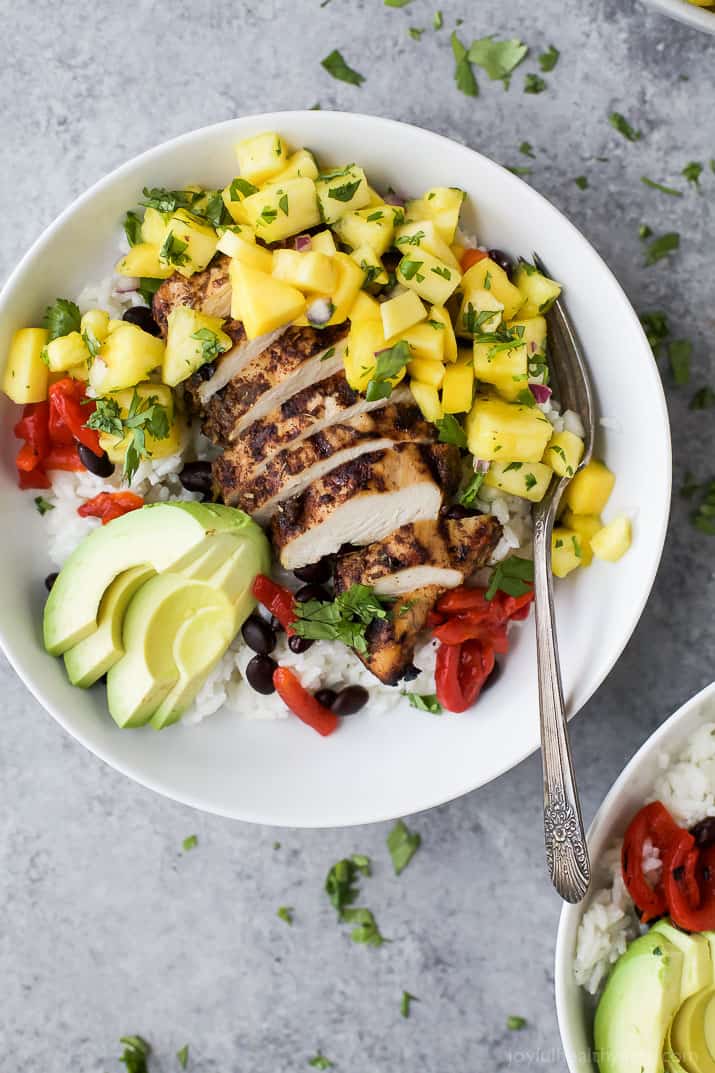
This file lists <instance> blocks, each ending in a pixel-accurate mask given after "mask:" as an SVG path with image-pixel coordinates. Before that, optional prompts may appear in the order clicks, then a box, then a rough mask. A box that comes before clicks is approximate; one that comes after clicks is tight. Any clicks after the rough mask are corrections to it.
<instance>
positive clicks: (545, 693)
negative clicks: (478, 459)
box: [533, 254, 595, 902]
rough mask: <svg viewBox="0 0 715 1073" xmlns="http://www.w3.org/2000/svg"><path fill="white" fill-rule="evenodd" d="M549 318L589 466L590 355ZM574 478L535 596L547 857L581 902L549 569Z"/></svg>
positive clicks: (546, 521)
mask: <svg viewBox="0 0 715 1073" xmlns="http://www.w3.org/2000/svg"><path fill="white" fill-rule="evenodd" d="M533 263H534V264H535V266H536V267H537V268H538V270H539V271H540V272H541V273H543V275H545V276H548V274H549V273H548V271H547V269H546V267H545V265H544V263H543V262H542V261H541V260H540V258H539V257H537V255H536V254H533ZM546 319H547V321H548V326H549V339H550V356H551V375H552V380H553V383H554V387H555V389H556V397H557V398H558V400H559V402H560V403H561V406H562V407H563V409H565V410H574V411H575V412H576V413H577V414H578V415H579V417H580V418H581V420H582V422H583V427H584V432H585V437H584V454H583V460H582V462H581V466H584V465H585V464H586V463H587V462H588V461H589V460H590V458H591V453H592V451H593V440H594V434H595V416H594V404H593V392H592V390H591V383H590V380H589V376H588V372H587V369H586V363H585V361H584V358H583V354H582V352H581V349H580V346H579V343H578V339H577V338H576V333H575V331H574V329H573V326H572V324H571V322H570V320H569V317H568V315H567V313H566V310H565V308H564V305H563V303H562V302H561V301H560V300H557V301H556V302H555V303H554V305H553V306H552V308H551V310H550V311H549V313H548V314H547V318H546ZM579 468H581V467H579ZM570 480H571V478H570V477H561V478H554V479H553V480H552V482H551V486H550V488H549V490H548V492H547V493H546V495H545V496H544V498H543V499H542V501H541V502H540V503H537V504H536V506H535V509H534V596H535V604H536V660H537V673H538V678H539V709H540V718H541V756H542V764H543V772H544V838H545V842H546V862H547V865H548V868H549V873H550V875H551V882H552V883H553V885H554V887H555V888H556V890H557V891H558V892H559V894H560V895H561V897H562V898H563V899H564V900H565V901H567V902H580V901H581V899H582V898H583V897H584V896H585V894H586V892H587V891H588V887H589V884H590V882H591V863H590V861H589V856H588V846H587V844H586V836H585V833H584V829H583V820H582V819H581V806H580V804H579V799H578V789H577V787H576V778H575V776H574V770H573V760H572V757H571V746H570V744H569V734H568V725H567V722H566V712H565V710H564V697H563V689H562V685H561V668H560V665H559V651H558V644H557V640H556V624H555V621H554V592H553V582H552V576H551V534H552V531H553V528H554V522H555V520H556V514H557V512H558V508H559V503H560V502H561V497H562V495H563V493H564V491H565V490H566V487H567V486H568V484H569V481H570Z"/></svg>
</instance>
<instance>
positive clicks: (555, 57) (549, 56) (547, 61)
mask: <svg viewBox="0 0 715 1073" xmlns="http://www.w3.org/2000/svg"><path fill="white" fill-rule="evenodd" d="M560 55H561V53H560V52H559V50H558V49H557V48H556V46H555V45H549V47H548V48H547V49H546V51H545V52H542V53H541V55H540V56H539V67H540V68H541V70H542V71H544V72H545V73H547V72H548V71H553V69H554V67H555V66H556V64H557V63H558V62H559V56H560Z"/></svg>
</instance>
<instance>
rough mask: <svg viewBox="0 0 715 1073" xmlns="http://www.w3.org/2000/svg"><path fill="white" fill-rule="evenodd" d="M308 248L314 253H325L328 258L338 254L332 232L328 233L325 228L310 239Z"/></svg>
mask: <svg viewBox="0 0 715 1073" xmlns="http://www.w3.org/2000/svg"><path fill="white" fill-rule="evenodd" d="M310 248H311V250H315V252H316V253H327V255H328V257H333V256H334V255H335V254H336V253H337V252H338V247H337V246H336V245H335V239H334V238H333V232H332V231H329V230H328V228H327V227H326V229H325V230H324V231H318V234H317V235H313V236H312V237H311V240H310Z"/></svg>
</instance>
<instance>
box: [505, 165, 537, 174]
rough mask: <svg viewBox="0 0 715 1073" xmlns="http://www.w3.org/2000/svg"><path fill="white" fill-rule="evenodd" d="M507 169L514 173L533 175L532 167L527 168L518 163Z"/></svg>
mask: <svg viewBox="0 0 715 1073" xmlns="http://www.w3.org/2000/svg"><path fill="white" fill-rule="evenodd" d="M506 170H507V171H510V172H511V173H512V175H531V168H525V167H523V166H519V165H518V164H516V165H514V167H507V169H506Z"/></svg>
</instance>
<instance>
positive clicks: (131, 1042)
mask: <svg viewBox="0 0 715 1073" xmlns="http://www.w3.org/2000/svg"><path fill="white" fill-rule="evenodd" d="M119 1042H120V1043H121V1044H122V1046H123V1047H124V1050H123V1052H122V1055H121V1057H120V1059H119V1061H120V1062H123V1063H124V1065H125V1066H126V1067H127V1073H147V1064H146V1060H147V1058H148V1057H149V1055H150V1054H151V1047H150V1046H149V1044H148V1043H147V1041H146V1040H145V1039H142V1037H141V1036H121V1037H120V1039H119Z"/></svg>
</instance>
